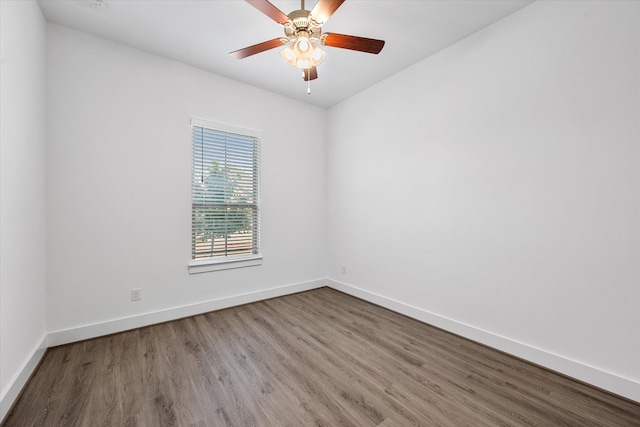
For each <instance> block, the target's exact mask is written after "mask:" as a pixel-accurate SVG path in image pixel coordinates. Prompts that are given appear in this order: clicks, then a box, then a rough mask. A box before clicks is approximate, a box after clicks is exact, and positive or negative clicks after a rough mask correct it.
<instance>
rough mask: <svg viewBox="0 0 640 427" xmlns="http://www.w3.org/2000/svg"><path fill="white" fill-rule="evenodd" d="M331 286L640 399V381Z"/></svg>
mask: <svg viewBox="0 0 640 427" xmlns="http://www.w3.org/2000/svg"><path fill="white" fill-rule="evenodd" d="M326 284H327V286H329V287H331V288H333V289H336V290H338V291H341V292H344V293H346V294H349V295H353V296H355V297H358V298H361V299H363V300H365V301H368V302H371V303H373V304H377V305H380V306H382V307H385V308H388V309H390V310H393V311H395V312H397V313H401V314H404V315H406V316H409V317H412V318H414V319H417V320H420V321H422V322H425V323H428V324H430V325H433V326H436V327H438V328H441V329H444V330H446V331H449V332H452V333H454V334H456V335H460V336H462V337H465V338H468V339H470V340H473V341H476V342H478V343H481V344H484V345H487V346H489V347H492V348H495V349H497V350H500V351H503V352H505V353H508V354H511V355H513V356H516V357H519V358H521V359H524V360H527V361H529V362H532V363H534V364H536V365H539V366H542V367H545V368H547V369H550V370H553V371H555V372H558V373H560V374H563V375H566V376H568V377H571V378H575V379H577V380H579V381H583V382H585V383H588V384H591V385H594V386H596V387H599V388H601V389H603V390H607V391H610V392H612V393H615V394H617V395H619V396H623V397H626V398H627V399H631V400H634V401H636V402H640V383H638V382H636V381H633V380H630V379H628V378H624V377H620V376H618V375H616V374H612V373H610V372H606V371H603V370H601V369H598V368H594V367H592V366H588V365H585V364H583V363H580V362H577V361H575V360H570V359H567V358H565V357H562V356H558V355H556V354H553V353H549V352H548V351H545V350H541V349H539V348H535V347H532V346H530V345H527V344H525V343H521V342H518V341H514V340H512V339H509V338H505V337H502V336H499V335H496V334H494V333H491V332H489V331H485V330H482V329H479V328H477V327H474V326H471V325H467V324H464V323H461V322H458V321H455V320H452V319H448V318H446V317H443V316H440V315H437V314H434V313H431V312H429V311H426V310H423V309H421V308H418V307H415V306H412V305H409V304H406V303H403V302H400V301H396V300H394V299H391V298H387V297H385V296H382V295H378V294H375V293H372V292H369V291H365V290H364V289H360V288H356V287H354V286H350V285H347V284H346V283H341V282H338V281H335V280H330V279H327V280H326Z"/></svg>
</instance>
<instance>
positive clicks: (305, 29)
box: [229, 0, 384, 93]
mask: <svg viewBox="0 0 640 427" xmlns="http://www.w3.org/2000/svg"><path fill="white" fill-rule="evenodd" d="M246 1H247V2H248V3H250V4H251V5H252V6H254V7H255V8H256V9H258V10H259V11H261V12H262V13H264V14H265V15H267V16H268V17H269V18H271V19H272V20H274V21H275V22H277V23H278V24H280V25H282V26H284V33H285V36H286V37H282V38H279V39H273V40H269V41H266V42H262V43H258V44H256V45H253V46H249V47H246V48H244V49H240V50H236V51H233V52H230V53H229V55H231V56H233V57H234V58H237V59H242V58H246V57H247V56H251V55H255V54H256V53H260V52H264V51H266V50H269V49H273V48H276V47H279V46H282V45H285V48H284V49H283V50H281V51H280V57H281V58H282V59H283V60H284V61H285V62H286V63H287V64H289V65H291V66H292V67H294V68H298V69H301V70H302V78H303V79H304V80H305V81H307V82H309V81H310V80H314V79H317V78H318V71H317V70H316V67H317V66H318V65H320V64H321V63H322V62H323V61H324V60H325V57H326V53H325V52H324V51H323V50H322V49H321V48H320V45H322V46H330V47H337V48H341V49H350V50H356V51H359V52H366V53H373V54H377V53H379V52H380V51H381V50H382V48H383V47H384V40H376V39H369V38H365V37H357V36H349V35H344V34H333V33H322V25H323V24H324V23H325V22H326V21H327V19H329V18H330V17H331V15H333V13H334V12H335V11H336V10H337V9H338V8H339V7H340V5H342V3H344V1H345V0H318V2H317V3H316V5H315V6H314V7H313V9H312V10H311V11H308V10H305V8H304V0H301V2H300V10H294V11H293V12H291V13H290V14H289V15H285V14H284V13H283V12H282V11H280V9H278V8H277V7H275V6H274V5H273V4H271V3H270V2H269V1H268V0H246ZM307 93H310V88H309V87H307Z"/></svg>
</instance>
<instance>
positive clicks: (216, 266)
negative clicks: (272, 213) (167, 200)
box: [188, 118, 262, 274]
mask: <svg viewBox="0 0 640 427" xmlns="http://www.w3.org/2000/svg"><path fill="white" fill-rule="evenodd" d="M194 127H202V128H207V129H211V130H215V131H220V132H225V133H231V134H237V135H243V136H249V137H253V138H256V139H257V140H258V154H257V159H255V161H256V162H257V167H258V175H259V173H260V172H259V170H260V152H259V150H260V142H261V140H262V138H261V135H260V132H258V131H255V130H252V129H246V128H241V127H236V126H231V125H227V124H221V123H216V122H212V121H209V120H203V119H198V118H191V126H190V143H191V150H192V155H191V167H190V169H191V180H190V185H191V186H192V187H191V188H192V191H191V207H190V208H191V209H190V211H191V212H193V179H194V176H195V170H194V169H195V166H194V163H193V162H194V161H195V160H194V156H195V150H194V141H193V135H194ZM257 179H258V196H257V200H256V204H257V206H258V214H257V215H258V225H257V228H256V230H257V234H258V236H256V239H257V241H258V243H257V249H258V253H256V254H249V255H235V256H228V257H219V258H218V257H216V258H204V259H191V261H190V262H189V264H188V269H189V274H197V273H206V272H210V271H219V270H228V269H234V268H243V267H253V266H258V265H261V264H262V254H261V253H260V243H259V240H260V236H259V233H260V231H259V230H260V228H259V218H260V198H259V194H260V177H259V176H258V178H257ZM193 239H194V231H193V223H192V225H191V249H190V251H189V252H191V253H192V255H191V256H192V257H193V252H192V249H193V244H194V241H193Z"/></svg>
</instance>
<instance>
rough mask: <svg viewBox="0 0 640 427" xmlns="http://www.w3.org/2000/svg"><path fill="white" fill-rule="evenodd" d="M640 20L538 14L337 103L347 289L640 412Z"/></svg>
mask: <svg viewBox="0 0 640 427" xmlns="http://www.w3.org/2000/svg"><path fill="white" fill-rule="evenodd" d="M638 22H640V3H638V2H613V1H607V2H597V1H588V2H587V1H583V2H575V1H567V2H560V1H557V2H556V1H554V2H536V3H534V4H532V5H530V6H528V7H526V8H524V9H522V10H521V11H519V12H517V13H515V14H514V15H511V16H510V17H508V18H506V19H504V20H502V21H499V22H498V23H496V24H494V25H492V26H490V27H488V28H486V29H484V30H482V31H480V32H478V33H476V34H474V35H473V36H471V37H469V38H467V39H465V40H463V41H461V42H459V43H458V44H456V45H454V46H452V47H450V48H447V49H445V50H444V51H441V52H440V53H438V54H436V55H434V56H432V57H430V58H428V59H426V60H424V61H422V62H420V63H418V64H416V65H415V66H413V67H411V68H409V69H407V70H405V71H403V72H401V73H399V74H397V75H395V76H393V77H391V78H389V79H387V80H386V81H384V82H382V83H380V84H378V85H377V86H375V87H373V88H370V89H368V90H366V91H364V92H362V93H360V94H359V95H357V96H355V97H353V98H351V99H349V100H347V101H345V102H343V103H342V104H340V105H338V106H336V107H334V108H332V109H330V110H329V113H328V116H327V123H328V128H327V144H328V155H327V164H328V167H329V169H328V170H329V173H328V188H327V191H328V195H329V196H328V208H329V215H328V233H327V235H328V236H329V243H328V268H329V273H328V275H329V277H330V278H331V279H332V280H333V281H334V283H335V286H337V287H338V288H340V289H344V290H346V291H348V292H352V293H354V294H358V295H360V296H364V297H366V298H369V299H374V300H376V299H377V301H378V302H380V303H382V304H383V305H384V304H385V303H386V304H387V305H389V306H393V307H395V308H396V309H401V310H404V311H406V312H411V313H414V315H416V313H418V314H417V316H418V317H421V318H423V319H427V320H430V321H432V322H435V323H439V324H440V325H444V326H445V327H448V328H449V329H454V330H456V332H458V333H462V334H466V335H467V336H471V337H472V338H474V339H479V340H484V341H485V342H488V343H489V344H491V345H495V346H498V347H502V348H503V349H506V350H508V351H511V352H516V353H518V352H519V353H520V354H519V355H521V356H523V357H527V358H529V359H530V360H533V361H535V362H538V363H542V364H546V365H547V366H550V367H551V368H554V369H558V370H564V371H565V373H568V374H570V375H572V376H578V377H582V378H581V379H584V380H587V381H590V382H592V383H595V384H596V385H599V386H602V387H605V388H609V389H610V390H613V391H616V392H619V393H621V394H625V395H627V396H629V397H633V398H635V399H636V400H640V362H639V361H640V327H639V326H640V309H639V307H638V304H639V302H640V286H639V284H640V172H639V171H640V106H639V103H640V55H639V54H638V53H639V52H640V33H639V31H640V30H639V28H640V27H639V26H638ZM342 266H346V268H347V270H346V271H347V272H346V274H342ZM565 362H566V363H565ZM600 374H602V375H600Z"/></svg>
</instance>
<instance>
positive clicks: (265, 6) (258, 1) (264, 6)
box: [246, 0, 289, 25]
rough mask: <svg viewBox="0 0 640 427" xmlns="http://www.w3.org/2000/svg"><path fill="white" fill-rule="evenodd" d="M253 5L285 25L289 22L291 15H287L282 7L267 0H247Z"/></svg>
mask: <svg viewBox="0 0 640 427" xmlns="http://www.w3.org/2000/svg"><path fill="white" fill-rule="evenodd" d="M246 1H247V3H249V4H251V6H253V7H255V8H256V9H258V10H259V11H260V12H262V13H264V14H265V15H267V16H268V17H269V18H271V19H273V20H274V21H276V22H277V23H278V24H280V25H284V24H286V23H287V22H289V17H288V16H287V15H285V14H284V13H283V12H282V11H281V10H280V9H278V8H277V7H275V6H274V5H272V4H271V3H269V2H268V1H267V0H246Z"/></svg>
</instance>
